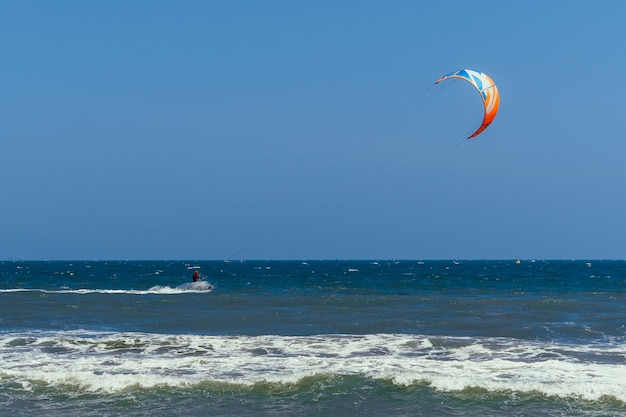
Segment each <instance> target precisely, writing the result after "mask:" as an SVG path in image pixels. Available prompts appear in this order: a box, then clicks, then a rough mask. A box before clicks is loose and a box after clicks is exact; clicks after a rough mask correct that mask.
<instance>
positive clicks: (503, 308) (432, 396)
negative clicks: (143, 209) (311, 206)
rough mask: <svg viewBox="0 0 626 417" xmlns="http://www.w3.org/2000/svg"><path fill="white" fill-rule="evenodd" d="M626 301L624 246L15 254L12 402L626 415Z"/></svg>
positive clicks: (176, 410)
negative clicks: (506, 256)
mask: <svg viewBox="0 0 626 417" xmlns="http://www.w3.org/2000/svg"><path fill="white" fill-rule="evenodd" d="M193 267H197V268H193ZM198 268H199V270H200V271H201V272H202V274H203V275H205V276H206V282H202V283H199V284H195V285H194V284H192V283H191V273H192V271H193V270H194V269H198ZM208 283H210V284H212V285H214V288H212V287H211V286H209V285H208ZM625 301H626V262H624V261H593V260H592V261H521V262H520V264H516V263H515V262H514V261H306V262H304V261H246V262H222V261H202V262H200V261H198V262H185V261H143V262H122V261H120V262H110V261H109V262H2V263H0V325H1V331H0V415H7V416H8V415H11V416H15V415H24V416H30V415H49V416H67V415H81V416H88V415H148V414H149V415H151V416H159V415H164V416H165V415H168V416H169V415H331V414H337V413H338V412H339V413H341V415H386V416H387V415H428V416H449V415H450V416H451V415H454V416H459V415H467V416H469V415H486V416H497V415H520V416H521V415H533V416H541V415H546V416H548V415H549V416H557V415H559V416H561V415H562V416H565V415H568V416H569V415H580V416H592V415H593V416H595V415H626V320H625V318H626V314H625V313H624V308H623V306H624V305H626V304H625Z"/></svg>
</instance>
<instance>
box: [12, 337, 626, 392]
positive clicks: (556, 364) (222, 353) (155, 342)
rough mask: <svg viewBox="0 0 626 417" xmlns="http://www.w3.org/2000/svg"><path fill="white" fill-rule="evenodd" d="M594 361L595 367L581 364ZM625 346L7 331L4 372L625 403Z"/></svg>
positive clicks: (26, 383)
mask: <svg viewBox="0 0 626 417" xmlns="http://www.w3.org/2000/svg"><path fill="white" fill-rule="evenodd" d="M582 357H587V358H588V357H594V358H597V360H596V359H594V361H589V360H582V359H581V358H582ZM615 357H626V345H624V344H621V345H619V344H614V345H610V346H596V345H588V346H570V345H546V344H539V343H530V342H524V341H519V340H512V339H473V338H445V337H427V336H419V335H406V334H399V335H394V334H375V335H316V336H272V335H267V336H194V335H159V334H144V333H91V332H64V333H39V334H32V333H30V334H0V363H2V364H3V367H2V369H1V370H0V376H1V377H2V379H3V380H10V381H15V382H16V383H19V384H21V385H22V386H23V387H24V388H23V389H24V390H27V389H30V386H31V384H35V383H41V382H43V383H46V384H50V385H60V384H64V385H69V386H75V387H78V389H81V390H86V391H105V392H116V391H119V390H123V389H128V388H132V387H146V388H149V387H154V386H173V387H185V386H189V385H193V384H197V383H200V382H204V381H213V382H227V383H233V384H241V385H250V384H254V383H257V382H264V381H265V382H275V383H295V382H298V381H300V380H301V379H303V378H305V377H309V376H313V375H361V376H364V377H369V378H374V379H383V380H388V381H391V382H393V383H395V384H397V385H411V384H414V383H424V382H425V383H428V384H430V385H431V387H433V388H434V389H436V390H440V391H459V390H463V389H466V388H470V387H477V388H482V389H485V390H489V391H502V392H508V391H512V392H520V393H530V392H539V393H543V394H545V395H549V396H556V397H577V398H582V399H585V400H599V399H601V398H602V397H605V396H609V397H612V398H615V399H617V400H619V401H623V402H626V365H625V364H624V363H623V362H622V361H617V363H616V361H615V360H612V361H611V360H610V358H615Z"/></svg>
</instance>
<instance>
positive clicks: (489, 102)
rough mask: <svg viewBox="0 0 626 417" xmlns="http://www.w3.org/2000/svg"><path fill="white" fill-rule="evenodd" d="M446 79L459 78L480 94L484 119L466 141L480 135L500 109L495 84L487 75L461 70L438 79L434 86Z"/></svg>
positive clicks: (498, 95)
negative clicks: (483, 107)
mask: <svg viewBox="0 0 626 417" xmlns="http://www.w3.org/2000/svg"><path fill="white" fill-rule="evenodd" d="M448 78H460V79H462V80H465V81H467V82H469V83H470V84H472V85H473V86H474V87H475V88H476V89H477V90H478V92H479V93H480V96H481V97H482V99H483V104H484V106H485V117H484V118H483V123H482V124H481V125H480V127H479V128H478V130H477V131H476V132H474V133H473V134H472V135H471V136H470V137H468V139H471V138H473V137H476V136H478V135H480V134H481V133H482V131H483V130H485V129H487V126H489V125H490V124H491V122H493V119H495V117H496V114H497V113H498V107H500V93H499V92H498V88H497V87H496V84H495V83H494V82H493V80H492V79H491V78H490V77H489V76H488V75H487V74H485V73H483V72H480V71H475V70H471V69H462V70H458V71H454V72H451V73H449V74H446V75H444V76H443V77H441V78H439V79H438V80H437V81H436V82H435V84H439V83H440V82H441V81H443V80H446V79H448Z"/></svg>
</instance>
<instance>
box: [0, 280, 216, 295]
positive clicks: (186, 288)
mask: <svg viewBox="0 0 626 417" xmlns="http://www.w3.org/2000/svg"><path fill="white" fill-rule="evenodd" d="M213 288H214V286H213V284H210V283H208V282H206V281H198V282H189V283H185V284H181V285H179V286H177V287H174V288H172V287H169V286H161V285H156V286H154V287H151V288H149V289H147V290H120V289H86V288H81V289H76V290H72V289H68V288H67V287H62V288H61V289H58V290H45V289H40V288H9V289H0V293H11V292H13V293H14V292H42V293H48V294H133V295H146V294H184V293H189V292H208V291H211V290H213Z"/></svg>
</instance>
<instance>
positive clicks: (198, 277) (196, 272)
mask: <svg viewBox="0 0 626 417" xmlns="http://www.w3.org/2000/svg"><path fill="white" fill-rule="evenodd" d="M201 280H202V277H201V276H200V274H199V273H198V270H197V269H196V270H195V271H193V282H198V281H201Z"/></svg>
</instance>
